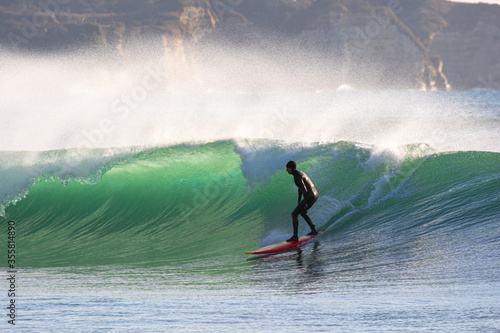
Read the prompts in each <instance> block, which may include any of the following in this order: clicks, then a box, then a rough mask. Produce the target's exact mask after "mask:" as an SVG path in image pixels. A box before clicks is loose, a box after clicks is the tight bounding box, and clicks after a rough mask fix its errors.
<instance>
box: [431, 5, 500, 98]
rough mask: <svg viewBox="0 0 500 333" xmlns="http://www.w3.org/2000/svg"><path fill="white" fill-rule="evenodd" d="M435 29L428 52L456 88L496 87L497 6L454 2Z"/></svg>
mask: <svg viewBox="0 0 500 333" xmlns="http://www.w3.org/2000/svg"><path fill="white" fill-rule="evenodd" d="M445 18H446V20H447V22H448V26H447V27H446V28H445V29H443V30H442V31H440V32H438V33H436V34H435V35H434V38H433V40H432V44H431V47H430V51H429V52H430V54H431V55H437V56H440V58H441V59H442V61H443V72H444V73H445V74H446V76H447V77H448V79H449V81H450V83H451V85H453V87H454V88H456V89H471V88H488V89H500V6H498V5H486V4H478V5H468V4H456V5H455V6H454V7H453V9H452V10H451V11H449V12H448V13H447V14H446V16H445Z"/></svg>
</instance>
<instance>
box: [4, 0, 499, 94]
mask: <svg viewBox="0 0 500 333" xmlns="http://www.w3.org/2000/svg"><path fill="white" fill-rule="evenodd" d="M468 6H476V7H468V8H476V9H477V8H479V7H478V6H480V5H468ZM403 7H404V9H405V11H401V9H402V8H403ZM456 8H458V9H456ZM498 8H500V6H496V8H495V10H496V11H489V12H488V10H487V11H486V12H485V11H484V10H482V11H479V12H477V13H476V12H474V13H475V14H474V15H473V16H474V17H473V18H472V19H471V18H470V17H467V19H465V18H464V15H465V16H467V13H469V12H470V9H467V8H465V7H461V5H450V4H449V3H446V2H445V1H444V0H426V1H424V2H422V3H416V2H411V0H401V1H383V0H356V1H355V0H351V1H347V0H335V1H334V0H316V1H312V0H297V1H292V0H252V1H251V0H173V1H159V0H158V1H156V0H151V1H148V2H145V3H143V2H137V1H135V0H120V1H113V2H106V1H104V0H92V1H86V2H73V1H68V0H40V1H34V0H22V1H19V2H16V3H13V2H11V1H7V0H0V22H1V24H0V36H2V37H3V39H2V40H1V41H0V44H1V45H2V47H3V48H7V49H9V48H12V49H18V50H59V49H65V48H74V47H75V46H76V47H84V48H88V47H98V48H101V49H102V48H104V49H107V50H109V51H111V52H114V51H117V53H118V54H120V55H121V56H123V57H127V56H128V53H129V50H130V49H131V45H134V43H135V42H137V40H141V39H143V38H147V39H148V40H149V47H150V48H151V49H150V52H152V53H154V54H156V55H160V56H161V57H162V58H163V59H164V67H165V70H166V71H167V72H168V73H169V80H170V81H172V82H171V84H170V86H172V87H173V86H177V87H197V86H204V87H207V86H210V83H211V82H210V78H209V76H210V75H209V74H207V71H206V70H205V69H204V66H205V65H206V63H207V60H206V59H204V58H205V53H204V52H203V51H202V49H203V48H202V46H206V45H208V44H211V43H214V42H215V43H229V44H237V45H238V47H240V48H241V47H242V46H245V47H250V48H251V47H254V48H257V49H259V50H262V51H263V52H265V51H266V50H273V52H275V53H276V50H278V53H279V52H282V53H283V58H284V59H285V58H286V59H288V60H287V61H291V60H289V59H291V58H293V55H291V54H292V53H294V52H295V50H296V52H297V53H300V52H302V53H304V52H305V51H307V50H315V52H316V51H317V54H318V57H321V61H317V59H311V63H312V62H316V63H317V64H318V63H320V65H318V66H320V67H321V69H320V70H316V72H314V71H309V72H308V71H302V73H300V72H301V69H303V68H304V67H307V64H306V63H304V62H298V63H297V64H296V66H295V67H296V68H297V69H298V70H297V73H298V74H297V75H298V76H300V75H302V76H303V77H299V78H298V79H297V80H298V81H304V82H305V81H307V86H308V87H310V88H311V89H325V88H326V89H336V88H338V87H339V86H341V85H350V86H353V87H354V88H370V89H377V88H381V89H387V88H389V89H426V90H448V89H450V84H449V83H448V79H447V77H446V76H448V78H449V80H450V83H451V86H453V87H454V88H464V89H467V88H471V87H486V88H494V89H498V88H499V87H498V85H500V84H496V82H500V61H499V57H498V54H500V52H499V51H500V49H499V48H500V42H499V40H500V30H499V26H500V25H499V23H498V22H499V21H500V13H497V12H498ZM410 9H411V10H410ZM395 13H396V14H395ZM461 20H465V21H467V22H469V23H468V25H465V26H464V24H459V22H460V21H461ZM448 21H449V22H448ZM428 22H431V23H432V22H437V23H433V24H431V23H429V24H427V23H428ZM470 22H472V23H470ZM448 23H449V24H448ZM409 26H413V29H415V31H417V35H418V36H416V35H415V34H414V33H413V31H412V30H411V29H410V28H409ZM444 27H446V28H444ZM283 40H286V43H282V41H283ZM282 44H286V47H282V46H283V45H282ZM132 48H133V47H132ZM280 48H282V49H280ZM304 50H305V51H304ZM302 58H303V57H302ZM212 65H213V64H210V66H212ZM270 67H272V65H270ZM256 68H257V67H256V66H254V67H253V68H252V67H249V68H247V69H242V72H241V73H239V74H241V75H243V74H244V71H245V70H246V71H250V72H251V71H254V69H256ZM270 69H271V72H272V68H270ZM319 71H321V72H322V73H318V72H319ZM239 74H238V73H236V75H239ZM445 74H446V76H445ZM276 75H280V72H279V71H276ZM319 76H322V79H321V80H319V79H316V77H319ZM325 82H326V83H325ZM256 86H259V84H256ZM262 87H265V85H263V86H262Z"/></svg>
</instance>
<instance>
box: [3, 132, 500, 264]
mask: <svg viewBox="0 0 500 333" xmlns="http://www.w3.org/2000/svg"><path fill="white" fill-rule="evenodd" d="M72 153H74V151H71V150H58V151H50V152H45V153H37V157H36V160H35V161H34V162H33V163H32V164H31V165H30V166H29V167H26V168H24V169H23V168H22V167H21V166H17V167H14V166H13V165H12V163H14V164H15V161H16V160H21V159H24V160H26V158H27V156H29V154H28V153H21V152H17V153H12V152H11V153H2V154H4V155H5V154H9V157H10V158H9V160H10V161H11V162H10V164H8V163H6V162H4V163H3V165H2V169H1V170H0V172H1V175H2V180H3V182H4V183H5V184H7V185H8V186H6V188H7V190H4V193H3V194H2V195H3V197H2V200H3V201H2V205H3V207H4V208H5V211H4V214H3V215H4V217H5V219H9V220H14V221H16V228H17V242H18V245H17V248H18V262H17V264H18V266H20V267H59V266H73V265H75V266H96V265H108V264H114V265H126V264H136V263H137V264H141V265H153V266H154V265H165V264H179V263H186V262H189V261H193V260H200V259H204V258H222V257H225V256H235V255H241V254H242V253H243V252H244V251H245V250H250V249H253V248H255V247H256V246H259V245H267V244H269V243H273V242H275V241H280V240H282V238H283V237H286V236H287V235H288V234H289V233H290V232H291V218H290V213H291V211H292V210H293V208H294V204H295V202H296V197H297V192H296V188H295V185H294V184H293V181H292V179H291V177H290V175H288V174H287V173H286V172H285V171H284V165H285V164H286V162H287V161H288V160H290V159H295V160H297V161H300V163H299V166H298V168H299V169H300V170H303V171H305V172H306V173H307V174H308V175H309V176H310V178H311V179H312V180H313V181H314V182H315V184H316V186H317V188H318V191H319V193H320V199H319V200H318V202H317V203H316V204H315V207H314V208H313V209H311V211H310V213H311V216H312V218H313V221H314V222H315V223H316V224H317V225H318V226H320V229H323V230H326V233H325V236H326V237H322V238H323V239H324V242H334V240H335V239H338V238H339V237H344V236H345V237H346V239H350V240H352V241H353V242H366V241H367V240H368V239H376V241H374V242H376V243H377V244H379V245H380V244H384V246H385V247H386V251H388V252H390V253H399V252H401V251H403V250H405V249H406V250H408V247H412V246H415V244H416V242H417V240H418V242H419V244H420V243H422V242H430V243H433V244H434V247H432V251H434V252H439V251H442V249H443V248H444V247H446V245H447V244H448V243H446V244H442V243H440V239H442V240H444V239H447V240H448V241H449V239H450V237H452V238H453V239H456V240H460V242H459V243H460V246H461V247H465V248H474V249H477V250H478V251H480V252H482V251H483V250H484V249H485V248H488V249H492V251H493V252H492V253H491V252H490V253H489V255H491V256H496V258H498V257H500V254H499V253H498V249H499V248H500V246H499V245H500V244H499V243H500V228H499V225H500V224H499V223H500V191H498V189H499V188H500V154H499V153H493V152H474V151H471V152H448V153H437V152H434V151H433V150H432V149H431V148H430V147H429V146H428V145H425V144H414V145H406V146H402V147H400V148H399V149H398V150H397V151H396V152H388V151H379V150H377V149H375V148H373V147H369V146H361V145H358V144H355V143H352V142H336V143H329V144H310V145H307V146H304V145H303V144H301V145H298V144H285V143H280V142H275V141H258V142H257V141H241V142H236V141H217V142H213V143H206V144H198V145H186V144H183V145H177V146H171V147H165V148H154V149H142V150H141V149H129V150H126V151H125V150H123V151H115V152H114V153H113V154H110V153H109V152H108V151H106V150H99V149H96V150H92V151H90V152H89V151H88V152H87V156H91V157H88V158H87V159H84V160H80V162H79V163H78V167H77V168H69V167H68V163H69V162H68V161H70V160H71V159H69V158H68V156H70V155H72ZM3 157H5V156H3ZM2 160H4V161H5V160H6V159H2ZM12 161H14V162H12ZM27 170H29V172H28V171H27ZM68 170H72V171H68ZM75 170H77V171H75ZM35 174H38V175H37V176H36V177H35ZM9 191H10V192H9ZM16 191H17V192H16ZM300 227H301V228H303V231H306V229H305V223H303V222H301V224H300ZM389 235H390V237H389ZM262 240H263V241H262ZM5 242H6V240H5V239H3V238H2V239H0V247H2V248H5V247H4V246H6V244H5ZM457 246H458V245H457ZM495 249H496V250H495ZM432 251H431V252H432ZM429 255H430V256H432V254H429Z"/></svg>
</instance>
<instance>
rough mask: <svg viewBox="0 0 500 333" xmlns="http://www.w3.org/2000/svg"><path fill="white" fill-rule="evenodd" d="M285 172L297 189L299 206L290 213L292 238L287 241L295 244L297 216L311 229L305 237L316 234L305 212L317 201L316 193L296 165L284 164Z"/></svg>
mask: <svg viewBox="0 0 500 333" xmlns="http://www.w3.org/2000/svg"><path fill="white" fill-rule="evenodd" d="M286 171H287V172H288V174H290V175H293V180H294V181H295V185H297V187H298V188H299V204H298V205H297V207H296V208H295V210H294V211H293V212H292V222H293V236H292V237H291V238H290V239H287V242H296V241H298V239H299V237H298V231H299V215H300V216H302V217H303V218H304V220H306V222H307V224H308V225H309V227H310V228H311V232H310V233H308V234H307V235H308V236H313V235H317V234H318V232H317V231H316V227H315V226H314V224H313V223H312V221H311V218H310V217H309V215H307V210H308V209H309V208H311V206H312V205H313V204H314V203H315V202H316V200H318V191H317V190H316V187H315V186H314V184H313V182H312V181H311V180H310V179H309V177H308V176H307V175H306V174H305V173H304V172H302V171H299V170H297V163H295V162H294V161H290V162H288V163H287V164H286ZM302 196H304V199H303V200H301V199H302Z"/></svg>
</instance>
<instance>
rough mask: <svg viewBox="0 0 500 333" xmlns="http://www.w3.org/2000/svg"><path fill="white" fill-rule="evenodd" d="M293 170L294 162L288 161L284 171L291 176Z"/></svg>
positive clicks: (295, 164) (295, 167) (294, 167)
mask: <svg viewBox="0 0 500 333" xmlns="http://www.w3.org/2000/svg"><path fill="white" fill-rule="evenodd" d="M295 169H297V163H295V161H290V162H288V163H287V164H286V171H287V172H288V173H289V174H292V172H294V171H295Z"/></svg>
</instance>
